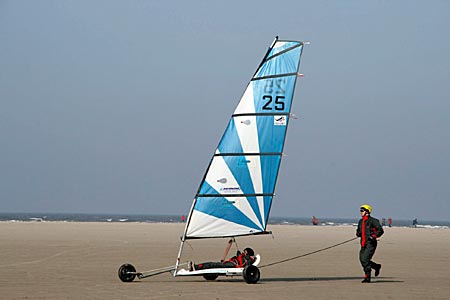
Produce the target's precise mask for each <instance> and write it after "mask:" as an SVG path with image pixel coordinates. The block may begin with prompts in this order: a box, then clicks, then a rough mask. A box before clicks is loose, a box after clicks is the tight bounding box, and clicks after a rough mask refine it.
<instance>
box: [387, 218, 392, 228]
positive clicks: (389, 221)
mask: <svg viewBox="0 0 450 300" xmlns="http://www.w3.org/2000/svg"><path fill="white" fill-rule="evenodd" d="M388 226H389V227H392V218H389V219H388Z"/></svg>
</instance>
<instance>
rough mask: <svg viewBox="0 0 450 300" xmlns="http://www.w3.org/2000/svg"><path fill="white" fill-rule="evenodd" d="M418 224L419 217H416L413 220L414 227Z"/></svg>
mask: <svg viewBox="0 0 450 300" xmlns="http://www.w3.org/2000/svg"><path fill="white" fill-rule="evenodd" d="M417 224H419V222H417V218H415V219H414V220H413V227H417Z"/></svg>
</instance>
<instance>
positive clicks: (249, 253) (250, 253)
mask: <svg viewBox="0 0 450 300" xmlns="http://www.w3.org/2000/svg"><path fill="white" fill-rule="evenodd" d="M244 251H247V254H248V255H250V256H255V252H254V251H253V249H252V248H245V249H244Z"/></svg>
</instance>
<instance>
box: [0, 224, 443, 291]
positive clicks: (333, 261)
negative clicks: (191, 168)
mask: <svg viewBox="0 0 450 300" xmlns="http://www.w3.org/2000/svg"><path fill="white" fill-rule="evenodd" d="M183 228H184V225H183V224H148V223H76V222H68V223H64V222H0V253H1V254H0V267H1V270H2V272H1V273H0V291H1V299H77V300H78V299H181V298H183V299H277V300H281V299H303V298H305V299H355V300H356V299H358V300H359V299H361V297H364V298H366V299H408V300H411V299H420V300H423V299H449V298H450V286H449V282H450V264H449V262H450V230H449V229H423V228H399V227H393V228H386V233H385V235H384V236H383V238H382V239H381V240H380V243H379V246H378V249H377V252H376V254H375V257H374V260H375V261H376V262H379V263H381V264H382V265H383V267H382V269H381V274H380V276H379V277H378V278H375V279H374V280H373V283H371V284H362V283H361V279H362V269H361V266H360V264H359V260H358V251H359V244H358V241H357V240H354V241H352V242H349V243H346V244H344V245H341V246H338V247H335V248H332V249H329V250H326V251H323V252H320V253H316V254H313V255H310V256H306V257H303V258H300V259H297V260H293V261H290V262H286V263H282V264H277V265H274V266H267V267H262V268H261V269H260V271H261V280H260V281H259V282H258V283H257V284H246V283H245V282H244V281H243V279H242V278H241V277H240V276H237V277H233V278H231V277H219V278H218V279H217V280H216V281H212V282H210V281H208V282H207V281H205V280H204V279H203V277H176V278H173V277H172V275H171V274H169V273H165V274H161V275H158V276H155V277H151V278H146V279H143V280H136V281H134V282H132V283H122V282H121V281H120V280H119V278H118V276H117V270H118V268H119V266H120V265H121V264H123V263H126V262H129V263H132V264H134V265H135V266H136V268H137V269H138V271H147V270H152V269H156V268H160V267H166V266H169V265H172V264H174V262H175V259H176V256H177V252H178V248H179V241H180V235H181V233H182V231H183ZM268 230H271V231H273V233H274V236H273V237H272V236H270V235H267V236H255V237H242V238H238V239H237V241H238V244H239V247H240V248H241V249H243V248H245V247H246V246H251V247H252V248H254V249H255V252H257V253H259V254H260V255H261V257H262V261H261V264H260V265H261V266H264V265H266V264H269V263H272V262H277V261H280V260H283V259H286V258H290V257H294V256H298V255H302V254H306V253H309V252H312V251H315V250H319V249H322V248H325V247H328V246H331V245H334V244H337V243H339V242H342V241H345V240H348V239H351V238H353V237H354V234H355V227H352V226H336V227H332V226H299V225H275V226H270V227H269V228H268ZM226 243H227V240H226V239H212V240H194V241H190V242H189V244H186V246H185V251H184V255H183V258H182V261H184V262H185V261H187V260H191V259H192V260H194V261H196V262H201V261H211V260H213V261H215V260H220V258H221V256H222V255H223V251H224V248H225V246H226ZM230 252H235V249H234V248H233V249H232V250H231V251H230Z"/></svg>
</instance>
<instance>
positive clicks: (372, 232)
mask: <svg viewBox="0 0 450 300" xmlns="http://www.w3.org/2000/svg"><path fill="white" fill-rule="evenodd" d="M359 210H360V212H361V220H359V223H358V228H357V229H356V236H357V237H360V238H361V250H360V251H359V260H360V262H361V266H362V268H363V270H364V280H363V281H362V282H363V283H369V282H370V277H371V271H372V269H374V270H375V276H378V275H379V274H380V269H381V265H380V264H377V263H374V262H373V261H372V260H371V259H372V257H373V255H374V254H375V250H376V249H377V238H379V237H380V236H382V235H383V233H384V230H383V227H382V226H381V225H380V221H379V220H378V219H376V218H373V217H371V216H370V214H371V213H372V207H371V206H370V205H367V204H364V205H361V207H360V209H359Z"/></svg>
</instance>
